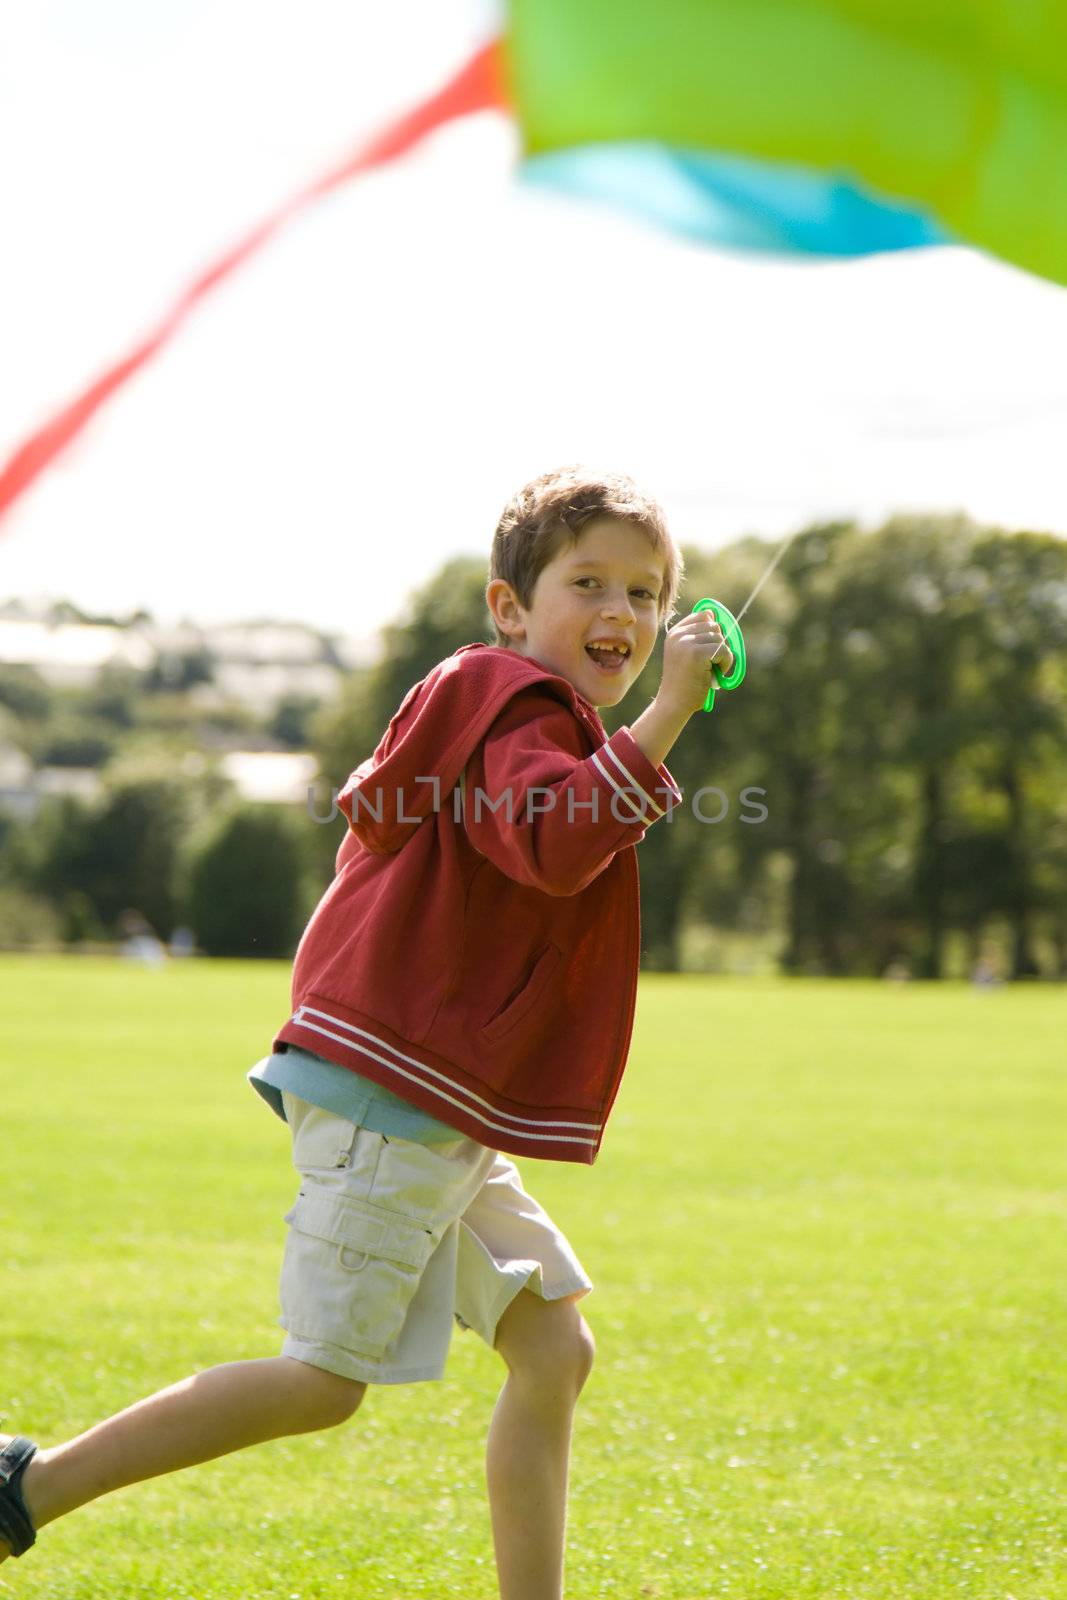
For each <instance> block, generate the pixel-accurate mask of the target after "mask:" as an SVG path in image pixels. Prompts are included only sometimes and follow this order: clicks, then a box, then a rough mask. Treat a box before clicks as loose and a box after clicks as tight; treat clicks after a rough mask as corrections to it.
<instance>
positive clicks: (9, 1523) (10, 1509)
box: [0, 1434, 37, 1556]
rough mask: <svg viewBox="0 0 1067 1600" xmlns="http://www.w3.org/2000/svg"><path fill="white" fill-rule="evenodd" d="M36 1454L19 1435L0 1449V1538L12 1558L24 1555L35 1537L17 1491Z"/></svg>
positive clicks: (26, 1440)
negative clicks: (5, 1542)
mask: <svg viewBox="0 0 1067 1600" xmlns="http://www.w3.org/2000/svg"><path fill="white" fill-rule="evenodd" d="M36 1454H37V1446H36V1445H35V1444H34V1442H33V1440H32V1439H25V1438H23V1436H22V1434H19V1435H18V1437H17V1438H15V1439H12V1440H11V1441H10V1443H8V1444H6V1445H5V1446H4V1448H3V1449H2V1450H0V1539H6V1541H7V1543H8V1544H9V1545H10V1546H11V1554H12V1555H13V1556H21V1555H25V1553H26V1551H27V1550H28V1549H29V1548H30V1545H31V1544H33V1542H34V1540H35V1539H36V1538H37V1529H36V1528H35V1527H34V1525H33V1523H32V1521H31V1520H30V1513H29V1511H28V1510H27V1509H26V1502H25V1500H24V1499H23V1498H22V1490H21V1489H20V1488H19V1480H20V1479H21V1477H22V1474H23V1473H24V1472H25V1470H26V1468H27V1467H28V1466H29V1464H30V1462H31V1461H32V1460H33V1458H34V1456H35V1455H36Z"/></svg>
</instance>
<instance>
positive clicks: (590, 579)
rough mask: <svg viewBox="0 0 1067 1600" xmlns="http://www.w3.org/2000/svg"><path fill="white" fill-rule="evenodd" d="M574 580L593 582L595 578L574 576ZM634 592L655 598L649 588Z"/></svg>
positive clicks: (651, 598)
mask: <svg viewBox="0 0 1067 1600" xmlns="http://www.w3.org/2000/svg"><path fill="white" fill-rule="evenodd" d="M575 582H576V583H595V582H596V579H595V578H576V579H575ZM634 593H635V594H643V595H646V596H647V598H648V599H649V600H654V599H655V598H656V597H655V595H654V594H653V593H652V590H651V589H635V590H634Z"/></svg>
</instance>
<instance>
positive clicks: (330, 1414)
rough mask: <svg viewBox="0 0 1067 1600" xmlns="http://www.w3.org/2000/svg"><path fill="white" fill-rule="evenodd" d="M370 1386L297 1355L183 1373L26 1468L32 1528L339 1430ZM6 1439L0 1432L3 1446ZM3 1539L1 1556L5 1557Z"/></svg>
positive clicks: (24, 1486)
mask: <svg viewBox="0 0 1067 1600" xmlns="http://www.w3.org/2000/svg"><path fill="white" fill-rule="evenodd" d="M365 1387H366V1386H365V1385H364V1384H362V1383H355V1382H354V1381H352V1380H351V1379H349V1378H340V1377H338V1376H337V1375H336V1374H335V1373H332V1372H325V1371H323V1369H322V1368H321V1367H312V1366H309V1365H308V1364H307V1363H306V1362H303V1361H296V1360H294V1359H293V1358H292V1357H291V1356H270V1357H268V1358H266V1359H265V1360H262V1361H231V1362H228V1363H226V1365H224V1366H221V1367H211V1368H209V1369H208V1371H207V1372H199V1373H197V1374H196V1376H195V1377H192V1378H184V1379H183V1380H182V1381H181V1382H180V1383H175V1384H172V1385H171V1387H170V1388H169V1389H161V1390H160V1391H159V1393H158V1394H154V1395H150V1396H149V1397H148V1399H146V1400H139V1401H138V1402H137V1403H136V1405H132V1406H129V1407H127V1409H126V1410H125V1411H120V1412H118V1413H117V1414H116V1415H115V1416H113V1417H109V1418H108V1420H107V1421H106V1422H99V1423H97V1425H96V1426H95V1427H93V1428H90V1429H89V1430H88V1431H87V1432H86V1433H82V1434H79V1435H78V1437H77V1438H76V1439H71V1440H70V1441H69V1442H68V1443H67V1444H60V1445H56V1446H55V1447H54V1448H52V1449H51V1450H40V1451H38V1453H37V1455H35V1456H34V1458H33V1460H32V1461H31V1462H30V1464H29V1466H28V1467H27V1468H26V1471H25V1473H24V1474H23V1478H22V1494H23V1498H24V1500H25V1501H26V1505H27V1508H28V1509H29V1512H30V1516H31V1517H32V1519H33V1523H34V1526H35V1527H37V1528H43V1527H44V1525H45V1523H46V1522H52V1521H54V1520H55V1518H56V1517H62V1516H65V1515H66V1513H67V1512H68V1511H73V1510H74V1508H75V1507H76V1506H81V1505H84V1504H85V1503H86V1501H88V1500H96V1499H97V1498H98V1497H99V1496H100V1495H102V1494H110V1492H111V1491H112V1490H113V1489H121V1488H123V1487H124V1486H125V1485H126V1484H130V1483H140V1482H141V1481H142V1480H143V1479H145V1478H156V1477H159V1476H160V1474H161V1473H165V1472H177V1471H178V1469H179V1468H181V1467H192V1466H196V1465H197V1464H198V1463H199V1462H201V1461H211V1460H213V1459H214V1458H215V1457H216V1456H224V1455H228V1454H230V1452H231V1451H234V1450H243V1449H245V1448H246V1447H247V1446H248V1445H252V1444H262V1443H263V1442H264V1441H265V1440H267V1439H278V1438H281V1437H282V1436H283V1435H286V1434H292V1433H309V1432H312V1431H313V1430H316V1429H319V1428H331V1427H335V1426H336V1425H337V1424H338V1423H341V1422H344V1421H345V1419H346V1418H347V1417H350V1416H351V1415H352V1413H353V1411H355V1409H356V1407H357V1406H358V1405H359V1402H360V1401H361V1400H362V1398H363V1394H364V1391H365ZM6 1442H7V1436H6V1435H5V1436H0V1446H2V1445H3V1444H4V1443H6ZM9 1553H10V1552H9V1550H8V1547H7V1545H6V1544H5V1543H4V1542H3V1541H2V1540H0V1562H3V1561H4V1560H6V1559H7V1557H8V1555H9Z"/></svg>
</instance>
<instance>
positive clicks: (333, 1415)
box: [319, 1372, 367, 1428]
mask: <svg viewBox="0 0 1067 1600" xmlns="http://www.w3.org/2000/svg"><path fill="white" fill-rule="evenodd" d="M330 1377H331V1378H336V1383H335V1384H334V1385H333V1387H332V1388H331V1389H330V1390H328V1391H327V1392H326V1393H325V1394H324V1395H323V1413H322V1415H323V1420H322V1422H320V1423H319V1427H320V1428H339V1427H340V1426H341V1423H342V1422H347V1421H348V1419H349V1417H352V1416H354V1415H355V1413H356V1412H357V1411H358V1410H359V1406H360V1402H361V1401H362V1399H363V1396H364V1395H365V1394H366V1392H367V1385H366V1384H365V1383H357V1382H356V1380H355V1379H354V1378H340V1377H337V1375H336V1374H335V1373H332V1372H331V1373H330Z"/></svg>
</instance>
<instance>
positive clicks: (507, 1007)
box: [0, 467, 732, 1600]
mask: <svg viewBox="0 0 1067 1600" xmlns="http://www.w3.org/2000/svg"><path fill="white" fill-rule="evenodd" d="M680 580H681V559H680V556H679V553H678V552H677V550H676V548H675V546H674V544H673V542H672V540H671V538H670V535H669V533H668V532H667V528H666V524H665V521H664V518H663V514H662V512H661V511H660V509H659V507H658V506H657V505H656V504H655V503H654V502H653V501H651V500H649V499H648V498H647V497H645V496H643V495H642V494H640V493H639V491H638V490H637V488H636V487H635V485H634V484H633V483H632V482H631V480H629V479H628V478H624V477H622V476H618V475H611V476H606V477H597V476H595V475H593V474H590V473H588V472H586V471H584V470H583V469H581V468H577V467H575V468H568V469H564V470H561V471H558V472H554V473H548V474H545V475H544V476H543V477H540V478H538V479H536V480H534V482H532V483H531V484H529V485H527V487H526V488H525V489H523V490H522V491H520V493H519V494H518V495H516V496H515V498H514V499H513V500H512V501H511V502H510V503H509V505H508V506H507V507H506V508H505V511H504V514H503V516H502V518H501V521H500V524H499V526H498V528H497V531H496V535H495V538H494V541H493V550H492V557H491V562H490V578H489V583H488V586H487V588H486V601H487V604H488V606H489V609H490V612H491V614H492V618H493V624H494V628H495V633H496V643H495V644H494V645H486V644H472V645H465V646H463V647H462V648H461V649H460V650H457V651H456V652H455V654H454V655H452V656H450V657H448V659H447V660H445V661H443V662H441V663H440V664H439V665H438V666H437V667H435V668H434V669H433V671H432V672H430V673H429V674H428V675H427V677H426V678H425V679H424V680H423V681H422V682H421V683H418V684H416V685H415V687H414V688H413V689H412V690H411V691H410V692H409V694H408V695H407V696H406V698H405V699H404V701H403V703H402V704H401V706H400V708H399V710H398V711H397V713H396V715H395V716H394V717H393V719H392V721H391V722H390V724H389V727H388V729H387V730H386V732H385V734H384V736H383V738H382V740H381V742H380V743H379V745H378V748H377V750H376V751H375V752H374V755H373V756H372V757H370V758H369V760H367V761H365V762H363V763H362V765H361V766H359V767H357V768H356V770H355V772H353V774H352V775H351V777H350V778H349V780H348V783H347V785H346V787H345V789H344V790H343V791H342V794H341V796H340V805H341V808H342V809H343V810H344V812H345V815H346V817H347V818H348V821H349V831H348V833H347V834H346V837H345V839H344V841H343V842H342V844H341V847H340V850H339V852H338V858H337V873H336V876H335V878H334V880H333V883H332V884H331V885H330V887H329V889H328V890H327V891H326V893H325V894H324V896H323V898H322V900H321V901H320V903H319V905H318V907H317V909H316V911H315V913H314V915H313V916H312V918H311V921H310V922H309V924H308V927H307V929H306V930H305V933H304V936H303V938H302V940H301V943H300V947H299V949H298V951H297V955H296V960H295V963H294V969H293V1002H294V1010H293V1014H292V1016H291V1017H290V1019H289V1020H288V1022H286V1023H285V1025H284V1026H283V1027H282V1028H281V1030H280V1032H279V1033H278V1035H277V1037H276V1039H275V1041H274V1045H275V1048H274V1051H273V1053H272V1055H271V1056H270V1057H268V1058H266V1059H265V1060H264V1061H263V1062H260V1063H259V1064H258V1065H257V1067H255V1068H253V1070H252V1072H251V1073H250V1074H249V1076H250V1078H251V1080H252V1082H253V1085H254V1086H255V1087H256V1089H257V1090H258V1092H259V1093H261V1094H262V1095H263V1096H264V1098H266V1099H267V1100H268V1102H269V1103H270V1104H271V1105H272V1106H273V1107H274V1109H275V1110H276V1111H277V1112H278V1113H279V1115H281V1116H283V1117H284V1118H285V1120H286V1121H287V1122H288V1123H289V1124H290V1127H291V1130H292V1135H293V1161H294V1165H295V1166H296V1167H297V1170H298V1171H299V1172H300V1174H301V1185H300V1192H299V1194H298V1196H297V1200H296V1203H295V1205H294V1207H293V1209H292V1210H291V1211H290V1213H289V1214H288V1216H287V1218H286V1221H287V1222H288V1223H289V1225H290V1229H289V1235H288V1238H287V1242H286V1251H285V1259H284V1262H283V1267H282V1281H281V1303H282V1317H281V1323H282V1326H283V1327H284V1328H285V1329H286V1330H287V1337H286V1340H285V1342H284V1345H283V1349H282V1354H281V1355H280V1356H277V1357H271V1358H267V1359H263V1360H258V1361H241V1362H232V1363H228V1364H226V1365H224V1366H220V1367H214V1368H211V1369H210V1370H208V1371H206V1372H201V1373H199V1374H197V1375H196V1376H195V1377H192V1378H189V1379H186V1380H184V1381H183V1382H180V1383H177V1384H175V1385H173V1386H172V1387H170V1388H168V1389H164V1390H161V1391H160V1392H159V1393H158V1394H155V1395H153V1396H151V1397H149V1398H148V1399H146V1400H142V1401H140V1402H139V1403H138V1404H136V1405H133V1406H131V1407H129V1408H128V1409H127V1410H125V1411H123V1412H120V1413H119V1414H118V1415H116V1416H114V1417H112V1418H110V1419H108V1420H107V1421H105V1422H103V1423H100V1424H98V1425H97V1426H96V1427H94V1428H91V1429H89V1431H88V1432H87V1433H84V1434H82V1435H80V1436H79V1437H78V1438H76V1439H74V1440H71V1441H70V1442H68V1443H66V1444H62V1445H58V1446H55V1447H53V1448H52V1449H50V1450H44V1451H37V1449H36V1447H35V1446H34V1445H33V1444H32V1443H31V1441H29V1440H27V1439H25V1438H23V1437H21V1436H18V1437H16V1438H15V1439H14V1440H10V1441H9V1440H8V1438H7V1436H3V1438H0V1446H3V1449H2V1452H0V1561H2V1560H4V1559H6V1557H7V1555H8V1554H9V1553H10V1554H16V1555H18V1554H21V1553H22V1552H23V1551H24V1550H25V1549H27V1548H28V1547H29V1545H30V1544H32V1543H33V1541H34V1537H35V1531H36V1529H37V1528H38V1527H41V1526H43V1525H44V1523H46V1522H49V1521H51V1520H53V1519H54V1518H56V1517H58V1516H61V1515H63V1514H65V1513H66V1512H67V1511H70V1510H73V1509H74V1508H75V1507H76V1506H78V1505H82V1504H84V1503H85V1502H86V1501H88V1500H92V1499H95V1498H96V1497H98V1496H99V1495H102V1494H106V1493H108V1492H109V1491H110V1490H112V1489H116V1488H120V1487H122V1486H123V1485H126V1484H131V1483H135V1482H139V1481H141V1480H142V1479H145V1478H149V1477H154V1476H157V1475H158V1474H160V1473H165V1472H173V1471H176V1470H177V1469H178V1468H180V1467H185V1466H192V1465H194V1464H195V1463H197V1462H201V1461H207V1460H211V1459H212V1458H214V1457H217V1456H220V1455H224V1454H227V1453H228V1452H230V1451H233V1450H238V1449H241V1448H243V1447H245V1446H248V1445H251V1444H256V1443H260V1442H262V1441H264V1440H267V1439H272V1438H278V1437H280V1436H282V1435H285V1434H290V1433H300V1432H307V1431H311V1430H314V1429H318V1428H324V1427H330V1426H334V1425H336V1424H338V1423H340V1422H342V1421H344V1420H345V1419H346V1418H348V1417H349V1416H351V1415H352V1413H353V1412H354V1411H355V1409H356V1407H357V1406H358V1405H359V1403H360V1401H361V1399H362V1397H363V1394H364V1393H365V1390H366V1386H367V1384H368V1383H379V1384H387V1383H409V1382H419V1381H424V1380H427V1379H436V1378H439V1377H440V1376H441V1374H442V1371H443V1367H444V1360H445V1356H446V1354H447V1350H448V1342H449V1338H450V1334H451V1330H452V1324H453V1319H454V1318H455V1320H458V1321H460V1322H461V1324H462V1325H463V1326H465V1327H471V1328H474V1329H476V1331H477V1332H478V1333H480V1334H481V1336H482V1337H483V1338H484V1339H485V1340H486V1342H487V1343H488V1344H489V1345H490V1346H491V1347H492V1348H494V1349H496V1350H497V1351H499V1353H500V1355H501V1356H502V1357H503V1359H504V1362H505V1364H506V1367H507V1377H506V1380H505V1383H504V1387H503V1389H502V1391H501V1394H500V1398H499V1400H498V1402H497V1406H496V1409H495V1411H494V1414H493V1418H492V1422H491V1425H490V1430H489V1441H488V1451H487V1479H488V1488H489V1499H490V1510H491V1517H492V1526H493V1538H494V1545H495V1550H496V1557H497V1569H498V1577H499V1584H500V1593H501V1596H502V1597H503V1600H558V1597H559V1596H560V1595H561V1594H562V1584H563V1545H564V1528H565V1518H566V1487H567V1469H568V1460H569V1450H570V1434H571V1422H572V1417H573V1412H574V1406H575V1403H576V1401H577V1398H578V1394H579V1391H580V1390H581V1388H582V1385H583V1383H584V1381H585V1379H586V1377H587V1375H588V1372H589V1369H590V1365H591V1360H592V1349H593V1342H592V1336H591V1334H590V1332H589V1329H588V1326H587V1324H586V1323H585V1321H584V1319H583V1317H582V1316H581V1315H580V1313H579V1311H578V1309H577V1301H578V1300H580V1299H581V1298H582V1297H583V1295H585V1294H587V1293H588V1292H589V1290H590V1289H591V1287H592V1285H591V1283H590V1280H589V1279H588V1277H587V1276H586V1274H585V1273H584V1271H583V1269H582V1267H581V1265H580V1264H579V1262H578V1260H577V1258H576V1257H575V1255H574V1252H573V1251H572V1250H571V1248H570V1246H569V1244H568V1243H567V1241H566V1239H565V1238H564V1236H563V1235H562V1233H561V1232H560V1231H559V1229H558V1228H557V1227H556V1226H555V1224H554V1223H553V1222H552V1221H551V1219H550V1218H549V1217H548V1216H547V1215H546V1214H545V1212H544V1211H543V1210H542V1209H541V1207H540V1206H539V1205H538V1204H537V1202H536V1201H535V1200H533V1199H532V1197H531V1196H530V1195H529V1194H527V1193H526V1192H525V1191H524V1189H523V1187H522V1183H521V1181H520V1178H519V1175H518V1172H517V1170H516V1168H515V1166H514V1164H513V1163H512V1162H511V1161H510V1160H509V1159H508V1156H509V1155H510V1154H519V1155H532V1156H539V1157H553V1158H555V1159H557V1160H563V1161H581V1162H592V1161H593V1160H594V1158H595V1156H596V1152H597V1150H598V1148H599V1145H600V1141H601V1138H602V1135H603V1129H604V1123H605V1121H606V1118H607V1115H608V1112H609V1110H610V1108H611V1104H612V1102H613V1100H614V1097H615V1093H616V1091H617V1089H618V1084H619V1079H620V1076H621V1073H622V1068H623V1065H624V1063H625V1059H626V1053H627V1050H628V1048H629V1042H630V1034H631V1029H632V1022H633V1011H634V996H635V992H636V982H637V969H638V958H639V911H638V894H637V881H638V880H637V863H636V859H635V856H634V847H635V846H636V844H637V843H638V841H639V840H640V839H641V838H643V836H644V833H645V830H646V829H647V827H649V826H650V825H651V824H652V823H653V822H654V821H656V820H658V819H659V818H660V817H662V816H664V815H666V814H667V811H668V807H669V805H673V804H674V803H677V801H678V800H680V799H681V795H680V792H679V791H678V789H677V787H676V785H675V783H674V780H673V779H672V778H671V775H670V773H669V771H668V770H667V768H666V767H665V766H664V765H663V762H664V760H665V757H666V755H667V753H668V751H669V750H670V749H671V747H672V746H673V744H674V743H675V741H676V739H677V738H678V736H679V734H680V733H681V731H682V729H683V727H684V726H685V724H686V723H687V722H688V720H689V718H690V717H691V716H692V715H693V713H694V712H695V711H697V710H698V709H699V708H700V706H701V705H702V704H703V702H704V699H705V697H706V694H707V690H708V686H709V682H710V673H711V663H712V662H713V661H716V660H719V661H721V662H722V663H723V664H724V666H726V667H727V669H728V668H729V665H730V664H731V661H732V657H731V656H730V652H729V650H728V649H727V647H726V645H725V643H724V640H723V636H722V633H721V631H720V629H719V627H718V625H717V624H716V623H715V621H714V620H713V618H712V617H711V616H710V615H709V613H707V612H699V613H697V614H695V615H691V616H688V617H685V618H684V619H682V620H681V621H680V622H679V623H678V624H677V625H676V626H675V627H673V628H672V629H671V630H670V632H669V633H668V634H667V635H666V639H665V644H664V658H663V672H662V679H661V683H660V688H659V690H658V692H657V694H656V697H655V699H654V700H653V702H652V704H651V705H650V706H649V707H648V708H647V709H646V710H645V711H644V712H642V713H641V715H640V716H639V717H638V718H637V720H636V722H635V723H634V724H633V726H632V727H630V728H625V727H624V728H620V729H619V730H618V732H617V733H615V734H614V735H613V736H612V737H611V739H608V738H607V736H606V733H605V730H604V728H603V725H602V723H601V722H600V719H599V717H598V716H597V713H596V710H595V707H596V706H598V705H615V704H617V703H618V702H619V701H620V700H621V699H622V697H623V695H624V694H625V693H626V691H627V689H628V688H629V687H630V686H631V684H632V683H633V682H634V680H635V678H636V677H637V675H638V674H639V673H640V671H641V670H642V668H643V667H644V666H645V664H646V662H647V661H648V659H649V656H650V655H651V653H652V649H653V647H654V645H655V642H656V635H657V632H658V628H659V623H660V621H661V620H665V619H667V618H668V617H669V616H670V615H671V614H672V612H673V607H674V601H675V598H676V596H677V593H678V588H679V583H680ZM663 802H667V803H666V804H665V803H663Z"/></svg>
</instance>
